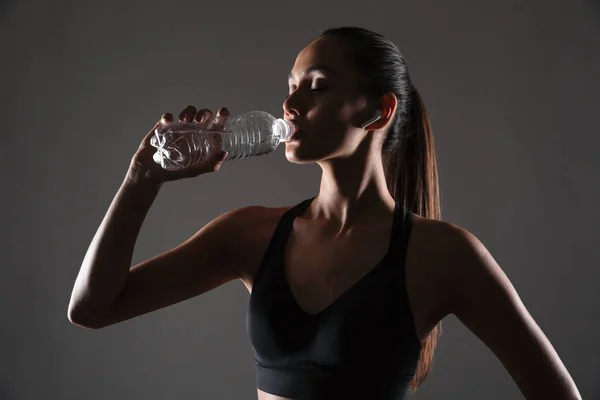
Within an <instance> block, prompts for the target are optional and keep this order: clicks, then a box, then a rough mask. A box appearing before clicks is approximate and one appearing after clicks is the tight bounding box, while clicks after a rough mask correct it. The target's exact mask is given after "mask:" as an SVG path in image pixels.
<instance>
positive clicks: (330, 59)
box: [283, 37, 372, 164]
mask: <svg viewBox="0 0 600 400" xmlns="http://www.w3.org/2000/svg"><path fill="white" fill-rule="evenodd" d="M358 82H359V76H358V73H357V72H356V71H355V70H354V68H353V67H352V66H351V65H350V60H349V59H348V57H347V56H346V54H345V52H344V49H343V46H342V43H341V42H339V41H338V40H337V39H335V38H331V37H330V38H319V39H317V40H315V41H314V42H312V43H311V44H310V45H308V46H307V47H306V48H304V49H303V50H302V51H301V52H300V54H298V57H297V58H296V62H295V64H294V67H293V68H292V71H291V74H290V77H289V79H288V93H289V97H287V98H286V100H285V101H284V103H283V111H284V119H286V120H293V121H294V123H295V124H296V125H297V126H298V127H299V128H300V132H298V134H296V135H294V138H293V139H292V140H290V141H288V142H285V154H286V158H287V159H288V160H289V161H291V162H294V163H299V164H305V163H311V162H317V161H322V160H326V159H329V158H334V157H342V158H344V157H346V156H348V155H350V154H352V153H353V152H354V150H355V149H356V148H357V147H358V145H359V144H360V142H361V141H362V140H363V139H364V137H365V135H366V131H365V130H363V129H361V128H360V125H361V124H362V123H363V122H365V121H366V120H368V119H369V118H370V117H371V115H370V114H371V113H372V108H370V109H369V108H367V106H368V103H367V101H366V99H365V97H364V96H363V95H362V94H360V93H359V91H358ZM369 110H371V111H369Z"/></svg>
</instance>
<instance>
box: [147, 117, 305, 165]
mask: <svg viewBox="0 0 600 400" xmlns="http://www.w3.org/2000/svg"><path fill="white" fill-rule="evenodd" d="M213 118H216V117H213ZM226 118H227V119H226V120H225V124H224V125H223V128H221V129H217V130H215V129H212V130H211V129H210V124H208V123H202V124H195V123H187V122H186V123H179V122H178V123H170V124H166V125H162V126H159V127H158V128H156V129H155V131H154V136H153V137H152V138H151V139H150V144H151V145H152V146H153V147H156V149H157V150H156V153H155V154H154V157H153V158H154V162H156V163H157V164H160V165H161V166H162V167H163V168H164V169H167V170H178V169H183V168H187V167H188V166H190V165H193V164H195V163H197V162H201V161H202V160H205V159H207V158H209V157H210V156H211V155H212V154H214V152H217V151H221V150H225V151H227V152H228V153H229V154H228V155H227V158H226V160H235V159H240V158H245V157H250V156H258V155H263V154H268V153H270V152H272V151H273V150H275V149H276V148H277V146H279V144H280V143H281V142H284V141H288V140H289V139H290V138H291V137H292V135H293V134H294V132H295V126H294V125H293V124H291V123H289V122H288V121H286V120H284V119H282V118H275V117H274V116H272V115H271V114H269V113H266V112H264V111H251V112H248V113H245V114H240V115H234V116H228V117H226ZM211 122H212V121H211Z"/></svg>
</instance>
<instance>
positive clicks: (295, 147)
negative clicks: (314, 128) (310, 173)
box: [285, 140, 318, 164]
mask: <svg viewBox="0 0 600 400" xmlns="http://www.w3.org/2000/svg"><path fill="white" fill-rule="evenodd" d="M307 150H308V149H307V148H306V147H304V148H303V147H302V146H301V145H300V141H298V140H290V141H288V142H285V158H287V160H288V161H289V162H291V163H294V164H310V163H314V162H316V161H318V159H315V157H314V154H308V152H307Z"/></svg>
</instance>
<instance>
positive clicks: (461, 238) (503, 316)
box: [444, 224, 581, 400]
mask: <svg viewBox="0 0 600 400" xmlns="http://www.w3.org/2000/svg"><path fill="white" fill-rule="evenodd" d="M449 226H451V227H450V229H448V230H447V232H446V234H445V235H444V236H446V239H447V241H446V243H445V246H444V247H445V248H446V249H447V251H446V252H445V253H449V256H448V257H445V259H446V261H445V262H450V264H447V266H448V268H449V270H450V271H451V273H450V279H449V280H448V281H447V282H448V284H449V287H448V288H447V289H448V294H449V296H450V299H451V301H450V305H449V307H450V308H451V309H450V310H449V311H450V312H451V313H453V314H454V315H456V317H457V318H458V319H459V320H460V321H461V322H462V323H463V324H464V325H465V326H466V327H467V328H468V329H469V330H470V331H471V332H473V333H474V334H475V335H476V336H477V337H478V338H479V339H480V340H481V341H482V342H483V343H484V344H485V345H486V346H487V347H488V348H489V349H490V350H491V351H492V352H493V353H494V354H495V355H496V357H498V359H499V360H500V362H501V363H502V365H503V366H504V367H505V368H506V370H507V371H508V373H509V374H510V376H511V377H512V378H513V380H514V381H515V383H516V384H517V385H518V387H519V389H520V390H521V393H522V394H523V395H524V396H525V398H526V399H527V400H537V399H540V400H541V399H544V400H552V399H557V400H558V399H560V400H571V399H573V400H575V399H581V394H579V391H578V390H577V386H576V385H575V382H574V381H573V379H572V378H571V375H570V374H569V372H568V371H567V369H566V368H565V366H564V364H563V363H562V361H561V360H560V358H559V357H558V354H557V353H556V351H555V350H554V348H553V347H552V344H551V343H550V341H549V340H548V338H547V337H546V335H544V333H543V332H542V330H541V329H540V327H539V326H538V325H537V323H536V322H535V321H534V319H533V318H532V316H531V315H530V314H529V312H528V311H527V309H526V308H525V306H524V305H523V302H522V301H521V299H520V297H519V295H518V294H517V291H516V290H515V288H514V287H513V285H512V283H511V282H510V280H509V279H508V277H507V276H506V274H505V273H504V271H502V269H501V268H500V266H499V265H498V263H496V261H495V260H494V258H493V257H492V255H491V254H490V252H489V251H488V250H487V249H486V248H485V246H484V245H483V244H482V243H481V242H480V241H479V240H478V239H477V238H476V237H475V236H474V235H473V234H471V233H470V232H468V231H466V230H465V229H462V228H460V227H458V226H456V225H452V224H450V225H449Z"/></svg>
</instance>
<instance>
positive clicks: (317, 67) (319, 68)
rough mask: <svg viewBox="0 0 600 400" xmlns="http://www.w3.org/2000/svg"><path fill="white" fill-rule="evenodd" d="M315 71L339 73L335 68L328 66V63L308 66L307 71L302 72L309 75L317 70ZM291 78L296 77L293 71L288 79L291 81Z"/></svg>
mask: <svg viewBox="0 0 600 400" xmlns="http://www.w3.org/2000/svg"><path fill="white" fill-rule="evenodd" d="M315 71H318V72H327V73H330V74H332V75H337V73H336V72H335V71H334V70H333V69H331V68H329V67H328V66H326V65H313V66H311V67H308V68H306V70H305V71H304V72H303V73H302V75H308V74H310V73H312V72H315ZM290 79H294V74H293V73H291V72H290V73H289V74H288V81H289V80H290Z"/></svg>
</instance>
